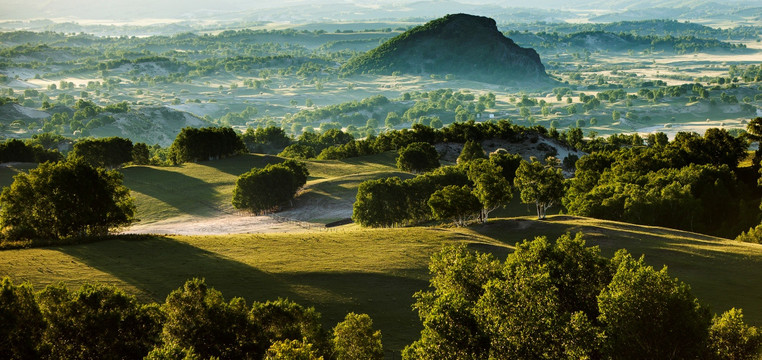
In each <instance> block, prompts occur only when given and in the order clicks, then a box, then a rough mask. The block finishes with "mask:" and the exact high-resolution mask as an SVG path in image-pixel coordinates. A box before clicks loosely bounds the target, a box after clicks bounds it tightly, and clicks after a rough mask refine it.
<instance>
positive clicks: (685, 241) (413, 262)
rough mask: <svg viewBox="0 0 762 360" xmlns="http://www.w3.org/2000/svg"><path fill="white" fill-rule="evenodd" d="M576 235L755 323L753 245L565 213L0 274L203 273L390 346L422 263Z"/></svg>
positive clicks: (81, 257) (164, 289)
mask: <svg viewBox="0 0 762 360" xmlns="http://www.w3.org/2000/svg"><path fill="white" fill-rule="evenodd" d="M578 231H582V232H584V233H585V234H587V236H586V237H587V239H588V244H589V245H599V246H600V247H601V248H602V250H603V253H604V254H605V255H607V256H610V255H612V254H613V253H614V252H615V251H616V250H617V249H620V248H627V249H628V250H629V251H630V252H631V253H633V254H635V255H636V256H639V255H641V254H644V255H645V256H646V260H647V262H648V263H650V264H652V265H654V266H656V267H661V266H662V265H663V264H666V265H668V266H669V271H670V274H671V275H672V276H676V277H678V278H679V279H681V280H683V281H686V282H687V283H689V284H690V285H691V286H692V287H693V291H694V294H695V295H696V296H697V297H699V299H700V300H702V301H704V302H705V303H707V304H709V305H710V306H711V308H712V311H713V312H721V311H724V310H726V309H728V308H730V307H734V306H735V307H742V308H744V313H745V315H746V317H747V320H748V321H749V322H751V323H754V324H762V309H760V308H759V306H758V304H759V300H760V298H762V287H761V286H760V285H759V282H758V281H757V280H756V274H757V269H759V268H760V265H762V264H761V263H762V246H760V245H754V244H745V243H738V242H734V241H731V240H726V239H720V238H714V237H710V236H704V235H700V234H695V233H689V232H683V231H675V230H670V229H664V228H657V227H649V226H639V225H631V224H624V223H617V222H611V221H600V220H594V219H586V218H575V217H568V216H553V217H551V218H550V220H548V221H536V220H533V219H531V218H529V217H521V218H510V219H497V220H493V221H490V223H488V224H486V225H478V226H473V227H471V228H467V229H443V228H423V227H416V228H403V229H359V228H350V229H348V230H340V231H330V232H326V231H320V232H305V233H289V234H260V235H251V234H247V235H227V236H204V237H200V236H190V237H176V236H171V237H165V236H146V237H136V236H133V237H130V236H123V237H116V238H114V239H113V240H109V241H104V242H99V243H91V244H82V245H72V246H61V247H50V248H38V249H25V250H7V251H0V274H3V275H10V276H11V277H12V278H13V279H14V280H16V281H23V280H28V281H31V282H32V283H33V284H35V286H36V287H37V288H40V287H41V286H43V285H46V284H50V283H54V282H58V281H63V282H65V283H67V284H69V285H72V286H76V285H79V284H81V283H83V282H85V281H97V282H105V283H111V284H115V285H118V286H120V287H123V288H125V290H126V291H128V292H130V293H133V294H136V295H138V296H140V297H141V298H142V299H143V300H155V301H162V300H163V299H164V297H165V296H166V295H167V294H168V293H169V291H171V290H172V289H174V288H177V287H179V286H180V285H181V284H182V283H183V281H185V279H187V278H190V277H205V278H206V279H207V281H208V283H210V284H211V285H212V286H214V287H216V288H217V289H219V290H221V291H222V292H223V293H224V294H225V296H226V297H232V296H243V297H245V298H246V299H247V300H248V301H255V300H266V299H274V298H277V297H288V298H290V299H293V300H295V301H298V302H300V303H303V304H308V305H313V306H315V307H316V308H317V309H318V310H319V311H320V312H322V313H323V315H324V320H325V324H326V326H333V325H334V324H336V323H337V322H338V321H340V320H341V318H342V317H343V316H344V315H345V314H346V313H347V312H349V311H355V312H366V313H369V314H370V315H371V316H372V317H373V319H374V322H375V323H376V324H377V326H378V327H379V328H380V329H381V330H382V331H383V333H384V343H385V345H386V346H387V348H388V349H395V350H399V349H401V348H402V347H403V346H404V345H405V344H408V343H410V342H411V341H412V340H413V339H415V338H416V337H417V335H418V331H419V327H420V325H419V321H418V319H417V316H416V314H415V313H414V312H412V311H411V309H410V305H411V304H412V301H413V300H412V298H411V296H412V294H413V293H414V292H415V291H417V290H420V289H423V288H425V287H426V285H427V282H426V281H427V278H428V276H427V265H428V258H429V256H430V255H431V254H432V253H433V252H435V251H437V250H439V249H440V248H441V246H442V245H443V244H449V243H457V242H465V243H468V244H469V246H470V247H471V248H473V249H477V250H480V251H490V252H493V253H495V254H496V255H498V257H500V258H503V257H504V256H505V254H507V253H508V252H509V251H511V250H512V245H513V244H514V243H515V242H516V241H520V240H522V239H526V238H532V237H534V236H538V235H547V236H548V237H550V238H555V237H556V236H558V235H560V234H563V233H565V232H578Z"/></svg>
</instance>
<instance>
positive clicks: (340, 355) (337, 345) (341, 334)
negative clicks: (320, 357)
mask: <svg viewBox="0 0 762 360" xmlns="http://www.w3.org/2000/svg"><path fill="white" fill-rule="evenodd" d="M331 344H332V345H333V351H334V356H335V357H336V360H354V359H368V360H381V359H383V358H384V348H383V346H382V344H381V331H379V330H375V331H374V330H373V320H371V318H370V316H368V315H367V314H355V313H349V314H347V316H346V317H345V318H344V321H342V322H340V323H338V324H336V327H334V328H333V337H332V338H331Z"/></svg>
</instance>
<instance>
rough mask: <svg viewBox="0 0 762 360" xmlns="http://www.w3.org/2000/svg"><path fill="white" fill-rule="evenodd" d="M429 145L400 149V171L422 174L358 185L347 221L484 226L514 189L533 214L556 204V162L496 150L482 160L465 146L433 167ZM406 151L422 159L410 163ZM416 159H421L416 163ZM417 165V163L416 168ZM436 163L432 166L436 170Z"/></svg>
mask: <svg viewBox="0 0 762 360" xmlns="http://www.w3.org/2000/svg"><path fill="white" fill-rule="evenodd" d="M427 147H431V145H430V144H428V143H412V144H410V145H408V146H407V147H405V148H402V149H400V151H399V155H398V158H397V164H398V166H399V167H400V168H401V169H402V170H405V169H412V170H415V171H426V170H430V171H428V172H425V173H423V174H421V175H418V176H415V177H413V178H410V179H407V180H401V179H400V178H399V177H390V178H382V179H375V180H367V181H364V182H362V183H361V184H360V186H359V187H358V191H357V198H356V200H355V203H354V205H353V209H352V219H353V220H354V221H355V222H357V223H358V224H360V225H363V226H372V227H392V226H404V225H414V224H419V223H422V222H426V221H430V220H434V219H436V220H452V221H453V223H454V224H455V225H456V226H464V225H466V224H467V223H468V222H469V221H471V220H476V221H478V222H481V223H484V222H486V221H487V220H488V218H489V214H490V213H491V212H492V211H494V210H496V209H498V208H500V207H503V206H505V205H506V204H507V203H508V202H509V201H511V199H512V198H513V193H514V185H515V189H517V190H518V191H519V192H520V194H521V200H522V202H524V203H528V204H531V203H534V204H535V206H536V208H537V216H538V218H540V219H543V218H545V211H546V210H547V209H548V208H549V207H550V206H552V205H555V204H558V203H559V202H560V199H561V196H562V195H563V189H564V182H563V181H564V178H563V175H562V173H561V170H560V169H559V168H558V166H559V162H558V161H557V160H550V159H554V158H550V159H549V160H547V161H546V163H545V164H543V163H541V162H539V161H537V160H536V159H531V162H527V161H525V160H523V159H522V157H521V156H520V155H516V154H508V153H507V152H506V151H499V152H495V153H492V154H490V155H489V157H487V156H486V154H485V153H484V150H482V148H481V145H479V143H477V142H475V141H469V142H466V144H465V145H464V146H463V149H462V151H461V155H460V156H459V157H458V164H457V165H454V166H444V167H438V160H437V159H438V154H437V153H436V150H434V149H433V147H431V148H430V149H427V150H428V151H426V150H422V149H426V148H427ZM411 152H414V153H419V155H417V156H419V157H421V158H423V160H420V159H415V160H416V161H412V160H414V159H410V158H409V157H411V156H410V155H408V154H410V153H411ZM418 160H420V161H418ZM418 164H421V165H418ZM435 165H436V166H435Z"/></svg>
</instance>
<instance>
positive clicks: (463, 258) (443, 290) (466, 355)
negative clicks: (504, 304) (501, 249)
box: [403, 246, 500, 360]
mask: <svg viewBox="0 0 762 360" xmlns="http://www.w3.org/2000/svg"><path fill="white" fill-rule="evenodd" d="M499 272H500V263H499V262H498V261H497V260H496V259H495V258H494V257H493V256H492V255H491V254H474V253H471V252H469V251H467V250H466V247H465V246H458V247H446V248H444V249H443V250H442V251H441V252H439V253H437V254H434V255H432V257H431V261H430V262H429V273H430V274H431V279H430V280H429V288H430V289H429V290H427V291H419V292H417V293H416V294H415V295H414V297H415V299H416V301H415V304H414V305H413V308H414V309H416V310H417V311H418V316H419V317H420V319H421V322H422V324H423V330H422V331H421V338H420V339H419V340H417V341H415V342H414V343H413V344H411V345H409V346H407V347H406V348H405V350H404V351H403V358H404V359H431V360H439V359H447V360H449V359H453V360H454V359H473V360H479V359H485V358H487V355H488V354H489V348H490V339H489V336H488V335H487V334H486V332H485V331H484V329H483V327H482V326H481V325H480V324H479V322H478V321H477V319H476V314H475V313H474V307H475V306H476V302H477V301H478V300H479V298H480V297H481V296H482V295H483V294H484V286H485V285H487V283H488V282H489V281H490V280H491V279H494V278H495V277H497V276H498V274H499Z"/></svg>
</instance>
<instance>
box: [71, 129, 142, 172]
mask: <svg viewBox="0 0 762 360" xmlns="http://www.w3.org/2000/svg"><path fill="white" fill-rule="evenodd" d="M143 145H145V144H143ZM141 147H142V146H141ZM133 149H134V146H133V144H132V141H130V140H129V139H125V138H120V137H109V138H100V139H84V140H80V141H77V142H76V143H74V149H73V150H72V152H71V153H69V155H68V156H69V158H70V159H80V160H82V161H84V162H86V163H88V164H90V165H91V166H93V167H101V168H106V169H113V168H116V167H119V166H121V165H122V164H124V163H127V162H131V161H133ZM146 151H147V148H146ZM140 155H145V154H140ZM141 160H147V159H141Z"/></svg>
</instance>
